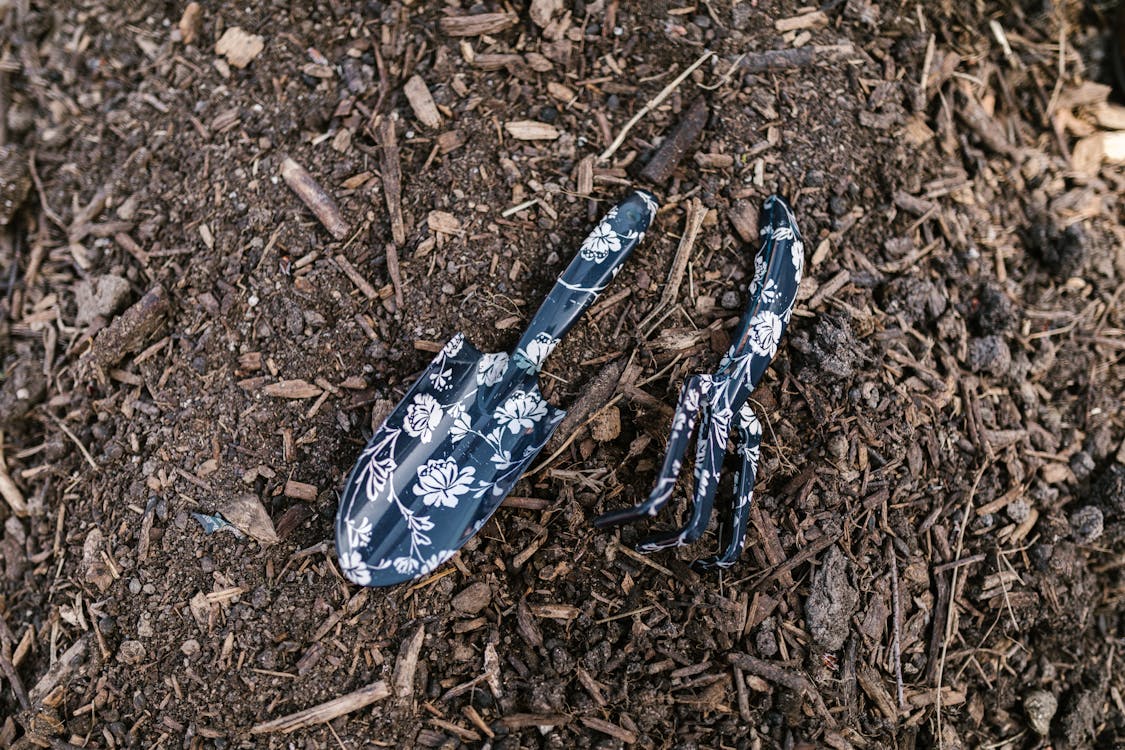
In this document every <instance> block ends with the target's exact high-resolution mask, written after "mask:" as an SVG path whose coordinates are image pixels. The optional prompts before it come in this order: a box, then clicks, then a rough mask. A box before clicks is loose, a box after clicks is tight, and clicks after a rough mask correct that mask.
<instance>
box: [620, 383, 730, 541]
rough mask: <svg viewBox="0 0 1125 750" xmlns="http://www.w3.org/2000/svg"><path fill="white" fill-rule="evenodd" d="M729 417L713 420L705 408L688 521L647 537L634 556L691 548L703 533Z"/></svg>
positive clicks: (714, 415) (721, 463)
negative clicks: (693, 493)
mask: <svg viewBox="0 0 1125 750" xmlns="http://www.w3.org/2000/svg"><path fill="white" fill-rule="evenodd" d="M729 432H730V421H729V417H728V418H727V420H725V421H724V420H722V419H721V417H716V414H715V412H714V411H713V410H712V405H711V404H708V405H707V419H706V421H705V422H704V423H703V424H702V425H701V426H700V429H699V437H698V438H697V443H696V450H695V496H694V497H692V507H691V517H690V518H689V519H688V522H687V523H686V524H685V525H684V526H683V527H682V528H680V529H677V530H675V531H669V532H665V533H663V534H657V535H655V536H652V537H649V538H648V539H645V540H644V541H642V542H640V543H639V544H637V551H638V552H655V551H656V550H661V549H667V548H668V547H680V546H682V545H685V544H691V543H692V542H694V541H695V540H696V539H698V538H699V537H701V536H702V535H703V532H704V531H706V530H707V523H708V521H710V520H711V509H712V507H713V506H714V504H715V493H716V491H717V490H718V489H719V471H720V469H722V467H723V456H725V455H726V452H727V434H728V433H729Z"/></svg>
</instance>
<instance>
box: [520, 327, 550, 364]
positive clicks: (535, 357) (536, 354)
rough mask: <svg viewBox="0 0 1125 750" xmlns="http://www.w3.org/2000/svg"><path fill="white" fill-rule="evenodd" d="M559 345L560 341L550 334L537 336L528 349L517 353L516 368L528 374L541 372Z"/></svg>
mask: <svg viewBox="0 0 1125 750" xmlns="http://www.w3.org/2000/svg"><path fill="white" fill-rule="evenodd" d="M558 345H559V340H558V339H556V338H554V337H553V336H551V334H549V333H539V334H536V336H535V338H534V339H532V340H531V342H530V343H529V344H528V345H527V349H519V350H518V351H516V366H517V367H519V368H520V369H521V370H527V371H528V372H539V371H540V370H542V369H543V363H544V362H546V361H547V357H549V356H551V352H553V351H554V350H555V347H556V346H558Z"/></svg>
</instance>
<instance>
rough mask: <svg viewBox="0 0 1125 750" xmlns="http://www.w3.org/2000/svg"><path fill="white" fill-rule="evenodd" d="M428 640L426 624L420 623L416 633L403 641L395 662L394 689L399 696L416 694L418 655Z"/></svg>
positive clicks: (405, 696)
mask: <svg viewBox="0 0 1125 750" xmlns="http://www.w3.org/2000/svg"><path fill="white" fill-rule="evenodd" d="M425 640H426V626H425V625H419V626H418V629H417V630H415V631H414V635H412V636H410V637H409V638H407V639H406V640H405V641H403V643H402V647H401V649H400V650H399V653H398V660H397V661H396V662H395V679H394V690H395V696H396V697H398V698H409V697H410V696H411V695H413V694H414V674H415V673H416V672H417V671H418V655H419V654H421V653H422V644H423V643H424V642H425Z"/></svg>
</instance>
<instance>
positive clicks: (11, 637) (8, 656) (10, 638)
mask: <svg viewBox="0 0 1125 750" xmlns="http://www.w3.org/2000/svg"><path fill="white" fill-rule="evenodd" d="M15 642H16V636H15V634H13V633H12V631H11V629H10V628H9V627H8V621H7V620H5V619H4V618H3V617H2V616H0V670H3V672H4V676H5V677H7V678H8V682H10V683H12V692H14V693H15V694H16V698H17V699H18V700H19V702H20V706H22V707H23V709H24V710H25V711H26V710H28V709H30V708H31V701H30V700H29V699H28V697H27V690H25V689H24V686H23V682H22V681H21V680H20V676H19V675H18V674H16V667H15V665H14V664H12V644H14V643H15Z"/></svg>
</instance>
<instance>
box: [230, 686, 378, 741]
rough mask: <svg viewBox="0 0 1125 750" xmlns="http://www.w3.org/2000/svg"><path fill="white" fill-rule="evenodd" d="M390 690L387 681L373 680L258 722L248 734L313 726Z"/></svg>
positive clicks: (376, 698)
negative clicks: (332, 697) (315, 704)
mask: <svg viewBox="0 0 1125 750" xmlns="http://www.w3.org/2000/svg"><path fill="white" fill-rule="evenodd" d="M390 694H391V690H390V688H388V687H387V683H385V682H383V681H382V680H379V681H378V682H373V683H371V684H370V685H368V686H367V687H364V688H360V689H359V690H356V691H355V692H354V693H348V694H347V695H343V696H340V697H339V698H335V699H333V700H330V701H328V702H326V703H321V704H320V705H319V706H313V707H312V708H306V709H305V710H304V711H298V712H296V713H293V714H289V715H288V716H282V717H281V718H280V719H274V720H273V721H266V722H263V723H261V724H258V725H257V726H255V727H254V728H252V729H251V730H250V734H270V733H271V732H281V733H282V734H288V733H289V732H295V731H297V730H298V729H304V728H305V727H310V726H313V725H314V724H324V723H326V722H329V721H332V720H333V719H335V718H338V717H340V716H344V715H345V714H350V713H351V712H352V711H358V710H359V709H361V708H365V707H367V706H370V705H371V704H372V703H375V702H377V701H381V700H383V699H384V698H386V697H388V696H390Z"/></svg>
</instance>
